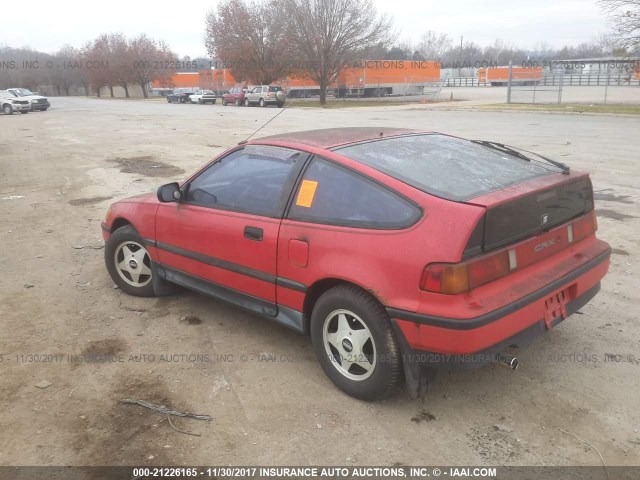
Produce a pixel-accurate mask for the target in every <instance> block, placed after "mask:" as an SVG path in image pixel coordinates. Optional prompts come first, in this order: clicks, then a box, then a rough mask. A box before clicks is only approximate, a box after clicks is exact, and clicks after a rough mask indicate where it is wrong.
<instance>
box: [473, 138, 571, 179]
mask: <svg viewBox="0 0 640 480" xmlns="http://www.w3.org/2000/svg"><path fill="white" fill-rule="evenodd" d="M471 141H472V142H473V143H477V144H478V145H482V146H485V147H488V148H492V149H494V150H498V151H499V152H502V153H507V154H509V155H513V156H514V157H517V158H520V159H522V160H526V161H528V162H530V161H531V160H532V158H531V157H528V156H527V155H525V154H524V153H522V152H527V153H530V154H532V155H535V156H536V157H538V158H541V159H543V160H544V161H546V162H548V163H550V164H551V165H554V166H556V167H558V168H559V169H560V170H562V173H563V174H565V175H569V173H571V168H570V167H569V165H567V164H565V163H562V162H558V161H557V160H552V159H551V158H548V157H545V156H544V155H540V154H539V153H535V152H530V151H529V150H525V149H524V148H520V147H513V146H510V145H505V144H504V143H499V142H490V141H488V140H471ZM516 149H518V150H521V151H522V152H520V151H518V150H516Z"/></svg>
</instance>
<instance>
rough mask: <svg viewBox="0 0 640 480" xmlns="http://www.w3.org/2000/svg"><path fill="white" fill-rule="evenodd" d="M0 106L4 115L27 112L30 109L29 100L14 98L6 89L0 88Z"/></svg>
mask: <svg viewBox="0 0 640 480" xmlns="http://www.w3.org/2000/svg"><path fill="white" fill-rule="evenodd" d="M0 108H1V109H2V113H4V114H5V115H13V113H14V112H20V113H29V112H30V111H31V102H30V101H29V100H25V99H21V98H16V97H15V96H14V95H13V94H12V93H11V92H8V91H7V90H0Z"/></svg>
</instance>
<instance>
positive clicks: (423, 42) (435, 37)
mask: <svg viewBox="0 0 640 480" xmlns="http://www.w3.org/2000/svg"><path fill="white" fill-rule="evenodd" d="M452 46H453V42H452V41H451V38H450V37H449V35H447V34H446V33H437V32H433V31H431V30H427V31H426V32H424V33H423V34H422V37H420V42H418V53H419V54H420V56H421V57H422V59H423V60H440V59H442V58H443V57H444V55H445V53H446V52H447V51H448V50H450V49H451V48H452Z"/></svg>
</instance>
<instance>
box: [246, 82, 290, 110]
mask: <svg viewBox="0 0 640 480" xmlns="http://www.w3.org/2000/svg"><path fill="white" fill-rule="evenodd" d="M284 101H285V94H284V90H283V89H282V87H277V86H274V85H258V86H256V87H251V88H249V90H247V92H246V93H245V97H244V104H245V106H247V107H248V106H250V105H260V106H261V107H266V106H267V105H277V106H278V107H282V106H283V105H284Z"/></svg>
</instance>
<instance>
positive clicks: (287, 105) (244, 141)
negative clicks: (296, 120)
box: [238, 100, 296, 145]
mask: <svg viewBox="0 0 640 480" xmlns="http://www.w3.org/2000/svg"><path fill="white" fill-rule="evenodd" d="M294 103H296V101H295V100H292V101H290V102H289V103H287V104H286V105H285V107H284V108H283V109H282V110H280V111H279V112H278V113H276V114H275V115H274V116H273V117H271V118H270V119H269V120H267V121H266V122H265V123H264V124H263V125H262V126H261V127H260V128H258V129H257V130H256V131H255V132H253V133H252V134H251V135H249V136H248V137H247V138H245V139H244V140H242V141H241V142H238V145H244V144H245V143H247V142H248V141H249V139H250V138H251V137H253V136H254V135H255V134H256V133H258V132H259V131H260V130H262V129H263V128H264V127H266V126H267V125H269V124H270V123H271V122H272V121H273V120H275V119H276V117H277V116H278V115H280V114H281V113H284V111H285V110H286V109H287V108H289V107H290V106H291V105H293V104H294Z"/></svg>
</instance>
